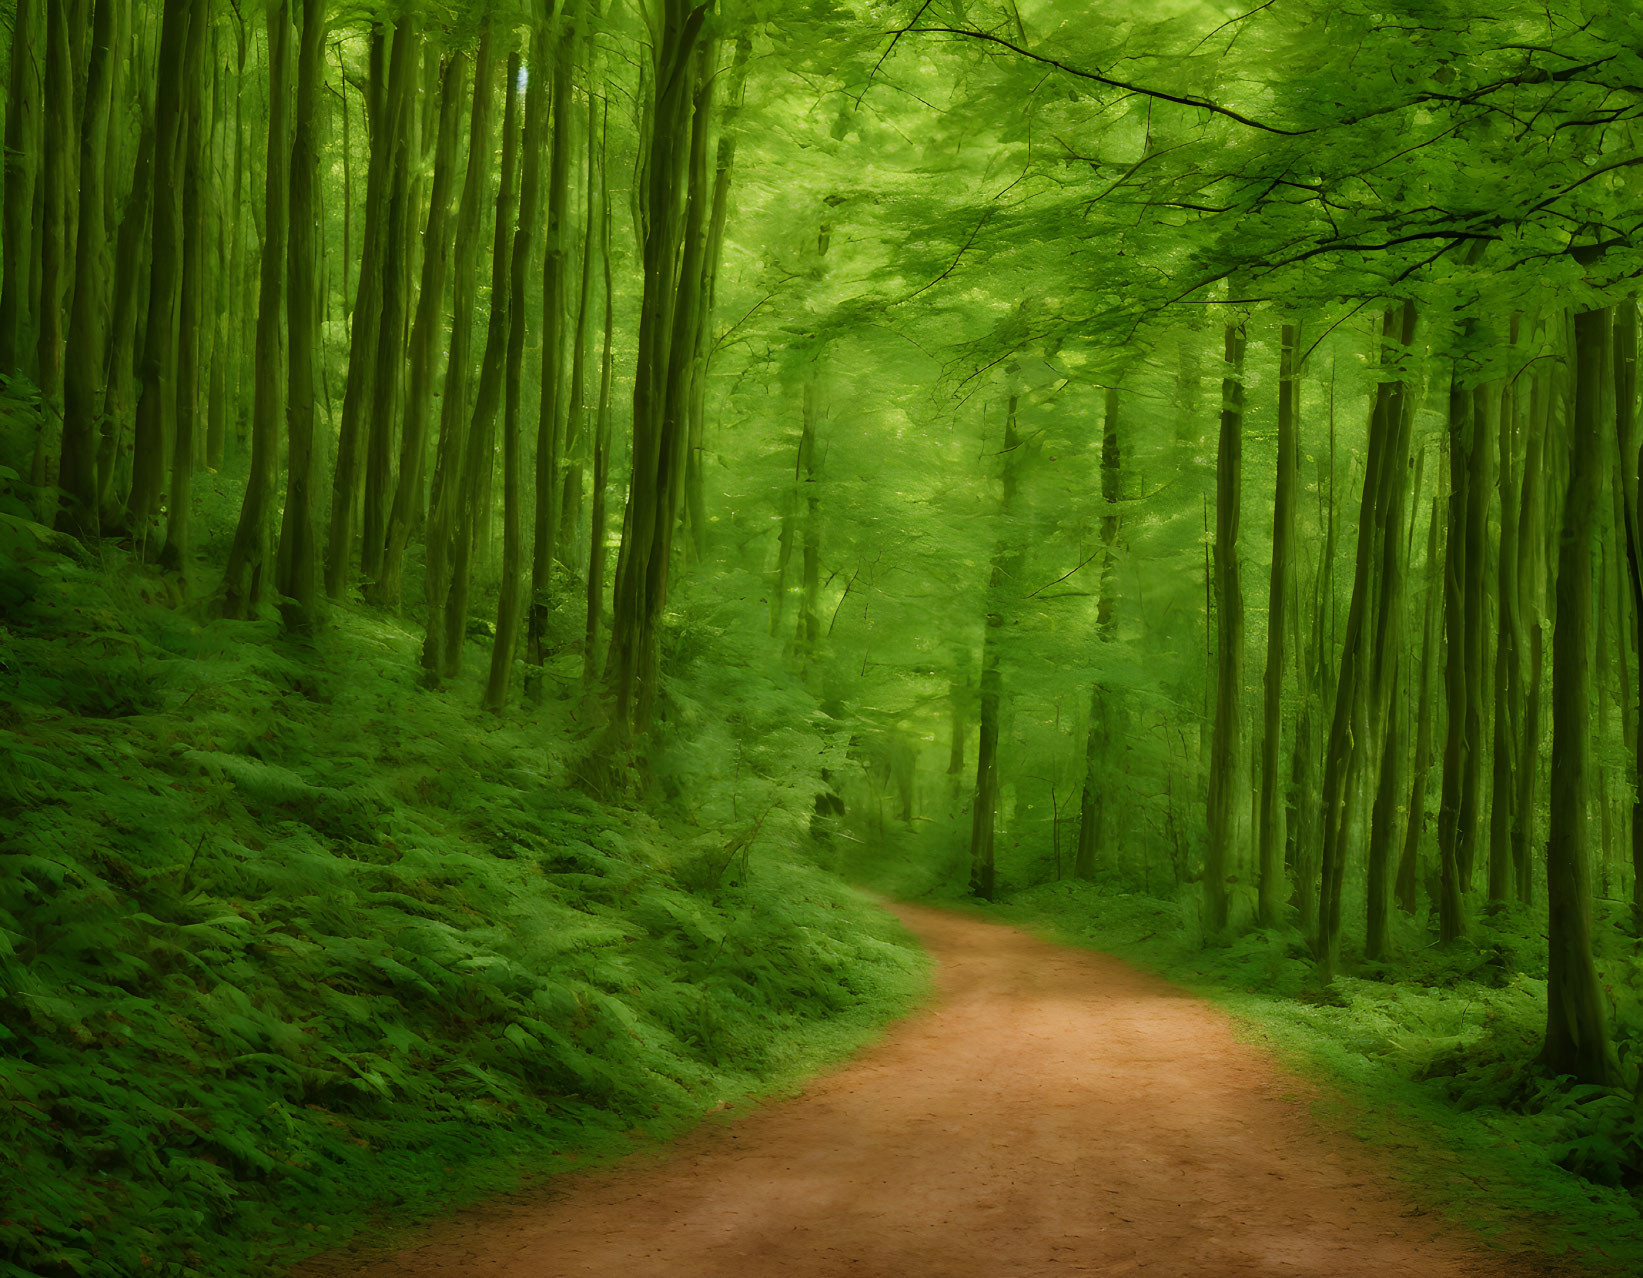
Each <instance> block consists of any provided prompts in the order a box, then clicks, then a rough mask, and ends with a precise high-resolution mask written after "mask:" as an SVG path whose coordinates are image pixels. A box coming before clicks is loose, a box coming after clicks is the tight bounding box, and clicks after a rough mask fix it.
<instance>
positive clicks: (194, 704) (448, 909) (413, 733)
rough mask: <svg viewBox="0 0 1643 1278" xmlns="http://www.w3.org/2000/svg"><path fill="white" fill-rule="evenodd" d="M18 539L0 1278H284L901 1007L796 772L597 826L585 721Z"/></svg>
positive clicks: (759, 1085) (14, 535)
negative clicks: (287, 631) (483, 696)
mask: <svg viewBox="0 0 1643 1278" xmlns="http://www.w3.org/2000/svg"><path fill="white" fill-rule="evenodd" d="M6 535H7V538H8V544H7V545H6V546H4V547H0V548H3V549H5V550H6V551H7V555H6V556H5V558H6V559H7V560H8V561H10V562H8V563H6V564H4V565H0V568H3V569H4V580H3V582H0V588H3V589H4V591H5V597H4V609H3V612H0V617H3V618H4V624H3V626H0V654H3V663H4V664H3V669H0V680H3V683H0V845H3V847H4V862H5V865H4V873H3V875H0V988H3V999H0V1148H3V1149H4V1150H5V1151H6V1155H5V1158H4V1160H3V1163H0V1270H4V1271H5V1272H9V1273H14V1274H16V1273H22V1274H38V1275H58V1274H63V1275H68V1274H72V1275H96V1276H103V1275H106V1276H109V1278H115V1276H118V1278H129V1276H130V1275H133V1274H138V1273H161V1274H170V1275H210V1276H212V1278H220V1276H221V1275H225V1274H255V1273H261V1272H265V1271H270V1270H273V1269H275V1268H277V1267H278V1266H281V1265H283V1264H286V1263H289V1262H291V1261H293V1260H295V1259H297V1258H298V1257H299V1256H301V1255H302V1254H303V1253H305V1252H309V1251H312V1250H315V1249H317V1248H319V1247H322V1246H325V1245H327V1244H330V1243H334V1242H337V1241H339V1240H341V1239H344V1238H346V1237H347V1236H348V1235H349V1234H350V1233H351V1232H352V1231H354V1230H355V1229H357V1228H358V1227H359V1226H360V1224H361V1223H362V1222H363V1221H364V1220H365V1219H366V1217H367V1215H368V1214H372V1213H374V1214H375V1218H376V1219H379V1220H380V1219H383V1218H384V1214H385V1218H386V1219H387V1220H389V1221H390V1222H391V1221H393V1220H401V1221H402V1220H405V1219H407V1218H409V1217H410V1216H411V1215H413V1214H415V1213H417V1212H420V1211H424V1210H430V1209H434V1208H437V1207H438V1206H440V1205H442V1204H447V1203H449V1202H450V1201H451V1200H452V1199H454V1198H459V1197H462V1196H464V1195H468V1196H471V1195H472V1194H475V1193H478V1192H482V1191H485V1190H488V1189H495V1188H500V1187H506V1186H509V1185H511V1184H513V1183H515V1182H516V1181H517V1179H518V1177H519V1175H520V1173H521V1171H528V1170H534V1171H538V1172H540V1171H542V1170H544V1169H548V1168H552V1167H563V1166H565V1165H568V1164H567V1162H566V1158H565V1157H564V1156H578V1157H580V1156H585V1155H589V1154H592V1153H599V1152H608V1151H609V1150H611V1149H613V1148H625V1147H627V1146H629V1145H631V1144H632V1143H633V1141H634V1140H636V1139H640V1138H643V1137H647V1136H657V1135H664V1134H667V1133H670V1132H673V1131H676V1130H678V1129H679V1128H681V1127H682V1126H684V1125H685V1124H688V1123H689V1122H691V1121H693V1120H694V1119H696V1118H697V1117H699V1116H700V1115H701V1114H703V1113H704V1112H707V1111H709V1110H711V1109H713V1108H714V1107H716V1106H719V1105H722V1104H723V1103H725V1102H726V1101H729V1100H732V1099H734V1098H739V1097H742V1096H745V1095H747V1094H748V1093H749V1092H756V1091H761V1090H769V1089H771V1088H776V1087H780V1086H782V1085H783V1084H784V1083H785V1082H786V1081H788V1080H791V1079H792V1078H794V1077H796V1076H797V1075H798V1074H799V1073H801V1072H803V1071H804V1070H807V1069H809V1068H813V1067H814V1066H815V1065H816V1064H817V1063H819V1062H821V1061H823V1060H825V1059H828V1058H831V1057H835V1056H837V1055H840V1054H842V1053H844V1052H846V1051H848V1050H850V1049H851V1048H852V1047H854V1046H855V1045H857V1044H859V1043H860V1042H861V1041H862V1040H863V1039H864V1038H866V1037H867V1036H869V1035H870V1034H871V1033H872V1031H873V1029H874V1027H875V1026H877V1025H878V1024H880V1023H882V1022H883V1020H885V1019H886V1018H887V1017H888V1016H889V1015H890V1014H892V1013H893V1012H894V1011H895V1010H896V1009H898V1008H899V1007H901V1006H903V1005H905V1004H906V1003H907V1002H908V1001H909V1000H910V999H912V998H913V997H915V996H916V992H917V990H918V989H919V988H920V987H921V983H922V966H921V960H920V959H919V958H917V957H916V956H915V954H914V952H913V950H912V949H911V948H910V946H909V944H908V943H907V940H906V938H905V937H904V936H903V934H901V933H900V932H899V931H898V929H897V927H896V925H895V924H894V923H893V921H891V920H889V919H888V918H887V917H886V916H885V915H884V914H883V913H882V912H881V911H878V910H877V909H875V908H874V907H872V906H871V905H870V904H869V903H868V902H867V901H866V900H865V899H864V898H862V897H861V896H859V895H858V894H856V893H855V892H853V891H851V890H850V889H848V888H845V887H844V886H843V885H842V884H841V883H840V882H839V881H838V880H836V879H835V878H833V877H832V876H831V875H829V874H827V873H825V872H824V871H822V870H821V869H819V868H817V867H816V866H815V865H814V864H813V862H812V861H811V860H810V859H809V854H808V852H807V850H806V848H805V847H804V842H805V841H804V838H803V837H802V834H803V831H804V828H805V822H806V818H807V815H808V800H809V797H810V795H812V794H813V792H814V788H815V786H817V785H819V782H817V781H815V775H816V773H817V772H819V763H818V760H817V759H814V758H812V759H810V760H809V777H810V783H809V784H810V789H806V788H805V786H804V785H803V784H795V783H794V782H793V781H792V780H791V776H790V775H789V777H788V779H786V780H783V781H782V782H781V783H780V784H778V783H777V782H775V781H773V780H771V779H770V777H771V773H772V771H773V764H774V762H775V761H772V760H761V759H760V758H759V757H757V755H758V749H759V747H749V750H748V752H747V753H748V754H749V758H748V759H747V761H746V770H745V772H744V771H742V770H741V769H740V768H739V769H738V777H739V778H740V780H739V782H738V785H739V787H740V788H739V789H724V788H720V789H715V788H714V785H712V784H708V783H706V782H701V783H700V784H696V785H695V786H693V788H692V791H691V793H690V795H689V796H688V797H689V799H690V802H689V803H686V802H684V801H682V800H679V801H673V802H669V801H666V800H657V801H655V802H653V803H651V804H650V805H649V806H648V807H629V808H621V807H615V806H607V805H603V804H600V803H597V802H595V801H593V800H591V799H589V798H586V797H584V796H583V795H581V794H579V793H578V792H577V791H575V790H574V789H572V788H569V787H568V786H567V785H566V784H565V781H566V777H567V775H568V774H569V772H570V770H571V769H572V767H573V765H574V763H575V761H576V752H577V750H578V749H579V748H581V747H580V746H579V745H578V742H579V741H580V740H581V739H582V736H581V734H580V732H579V730H578V729H577V728H576V725H575V723H574V722H573V718H574V716H575V715H576V714H577V713H578V704H577V701H576V699H575V698H574V697H573V696H572V695H571V694H570V692H568V691H566V692H565V693H563V694H562V695H563V698H564V699H563V700H555V699H554V696H553V694H551V693H550V696H549V698H548V704H547V705H546V706H545V707H544V708H542V709H540V710H537V711H534V712H531V713H530V714H528V715H527V714H523V713H522V714H521V715H519V716H517V717H513V718H509V719H506V720H496V719H491V718H487V717H482V716H481V715H480V713H479V712H478V711H477V710H472V709H470V707H471V706H473V705H474V704H475V703H476V702H477V699H478V697H477V690H476V685H470V684H469V683H462V684H459V685H457V686H456V687H455V688H454V689H452V690H450V691H449V692H446V693H434V692H430V691H428V690H426V689H424V688H422V687H420V686H419V684H418V682H417V680H416V678H415V665H416V663H415V639H414V637H413V636H412V635H411V634H410V633H409V632H408V631H407V630H405V629H402V628H401V627H399V626H398V625H396V624H394V623H391V622H388V621H385V620H384V619H383V618H382V617H381V616H379V615H377V614H372V613H366V612H363V611H350V610H338V611H337V612H335V613H334V615H333V617H332V623H333V624H332V625H331V626H330V627H329V628H328V629H327V630H326V631H325V633H324V634H323V635H321V636H319V637H318V638H317V640H315V641H314V642H312V643H301V644H299V643H296V642H294V641H292V640H289V639H285V638H282V637H281V636H280V635H279V634H278V633H277V627H276V625H275V623H274V622H272V621H263V622H254V623H231V622H225V621H221V620H208V619H207V614H208V611H209V609H208V608H204V607H201V608H181V609H179V608H177V607H176V606H175V601H174V600H173V599H170V598H168V597H167V590H168V588H167V586H166V585H165V584H164V583H163V582H162V581H160V580H159V579H157V578H154V577H152V576H151V575H149V574H148V573H146V572H144V571H142V570H140V569H138V568H137V567H136V566H135V565H134V564H133V562H132V561H130V560H129V559H122V558H112V559H111V560H110V561H109V562H98V563H94V562H90V561H89V560H88V559H86V557H85V556H84V555H83V554H82V555H79V556H78V557H76V556H75V555H74V554H65V553H63V552H64V550H65V549H68V548H66V547H64V546H63V545H62V544H60V543H57V544H55V545H54V544H53V543H52V539H50V538H49V537H44V535H43V530H39V529H38V528H29V527H26V526H25V525H23V524H21V523H19V522H17V521H16V520H15V519H13V520H11V521H9V522H8V523H7V525H6ZM108 553H109V554H110V555H111V556H117V555H118V553H119V552H113V551H111V552H108ZM720 655H721V656H722V654H720ZM687 656H688V654H687ZM469 664H470V666H473V665H476V664H478V663H477V662H476V661H474V660H472V659H471V660H470V662H469ZM685 664H687V665H688V664H689V663H688V662H686V663H685ZM707 664H710V665H711V664H712V663H711V662H708V663H707ZM558 686H561V687H564V686H566V685H565V684H561V685H558ZM683 691H688V689H685V690H683ZM681 695H683V692H682V694H681ZM679 704H680V705H681V706H683V707H685V709H688V700H681V701H680V702H679ZM778 709H781V710H782V713H783V714H785V715H786V721H787V723H788V725H789V726H792V725H793V723H794V722H795V720H794V718H793V715H792V713H791V708H790V707H789V708H780V707H778ZM681 713H682V711H681ZM724 722H729V723H731V724H732V726H733V728H734V727H735V726H736V725H737V724H739V725H740V727H741V728H746V729H747V730H748V731H750V732H751V731H753V730H755V729H761V728H762V727H766V726H768V725H761V724H759V723H756V722H753V721H752V717H748V716H744V718H743V719H742V720H738V719H737V717H736V716H735V715H732V716H730V717H729V718H728V719H727V720H725V721H724ZM724 722H721V723H719V724H718V725H717V726H716V728H715V730H716V731H719V732H725V731H730V730H732V729H727V728H726V727H725V726H724ZM801 747H803V748H805V749H808V750H810V751H811V753H812V754H814V753H815V751H816V749H817V747H816V746H815V745H814V743H812V744H810V745H808V746H806V745H805V744H804V742H802V741H799V740H797V739H795V740H793V741H788V742H786V748H787V749H788V751H789V754H792V753H794V752H797V751H799V750H800V749H801ZM739 757H740V756H739ZM780 762H781V764H782V766H783V767H785V768H787V769H788V770H789V774H790V773H791V770H792V769H793V767H794V765H795V760H794V759H792V758H784V759H782V760H780ZM798 762H799V763H800V764H803V763H804V760H799V761H798ZM693 780H694V779H693ZM761 786H763V789H761V788H760V787H761ZM720 809H723V811H722V812H721V811H720ZM701 811H706V812H708V813H709V814H710V815H712V816H713V817H714V818H715V819H714V820H711V821H710V820H706V819H703V820H702V822H701V824H700V825H699V826H695V825H692V824H691V823H690V815H691V813H692V812H701ZM738 812H739V813H740V814H741V819H740V821H739V822H738V821H737V820H735V819H732V818H731V817H730V814H732V813H738ZM721 821H723V822H724V823H723V824H721ZM727 826H728V828H727Z"/></svg>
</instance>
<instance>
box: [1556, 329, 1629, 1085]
mask: <svg viewBox="0 0 1643 1278" xmlns="http://www.w3.org/2000/svg"><path fill="white" fill-rule="evenodd" d="M1608 330H1609V312H1608V311H1607V310H1592V311H1583V312H1581V313H1580V314H1578V315H1576V316H1575V365H1576V379H1575V402H1574V421H1573V423H1572V434H1573V447H1572V449H1571V451H1570V459H1569V484H1568V497H1567V499H1566V500H1565V502H1564V507H1563V531H1562V535H1561V537H1560V538H1559V546H1558V565H1557V587H1556V590H1557V625H1556V627H1555V629H1554V630H1553V632H1552V786H1551V815H1550V819H1551V827H1550V836H1549V838H1548V840H1547V844H1546V902H1547V909H1548V935H1547V946H1548V948H1547V963H1548V966H1547V980H1546V1044H1545V1047H1544V1048H1543V1049H1542V1051H1541V1063H1542V1064H1544V1065H1545V1066H1546V1068H1547V1069H1548V1070H1550V1071H1551V1072H1552V1073H1553V1074H1560V1075H1561V1074H1568V1075H1572V1076H1573V1077H1574V1078H1575V1079H1576V1080H1577V1081H1579V1082H1582V1083H1597V1084H1608V1083H1611V1082H1613V1081H1615V1079H1616V1076H1617V1074H1618V1070H1617V1067H1616V1064H1615V1059H1614V1048H1613V1045H1612V1044H1611V1043H1610V1041H1609V1030H1608V1025H1607V1022H1606V1016H1605V1010H1604V1004H1603V989H1602V986H1601V985H1600V984H1599V982H1598V977H1597V968H1596V965H1595V964H1594V963H1593V961H1592V919H1591V871H1590V865H1589V855H1590V851H1589V832H1588V829H1587V826H1588V821H1587V812H1586V797H1587V774H1588V770H1589V767H1590V763H1591V743H1590V741H1589V740H1588V736H1587V733H1588V731H1589V729H1590V725H1589V723H1588V722H1587V720H1588V713H1589V701H1590V690H1591V671H1590V668H1589V666H1588V655H1587V642H1588V637H1589V632H1590V626H1591V612H1592V535H1593V532H1594V530H1595V528H1596V507H1597V500H1598V479H1599V476H1600V475H1601V473H1602V454H1601V452H1600V444H1599V439H1600V437H1601V435H1600V432H1601V430H1602V423H1601V421H1600V414H1601V411H1602V397H1603V387H1602V378H1603V361H1604V348H1605V346H1606V344H1607V342H1608V338H1609V331H1608Z"/></svg>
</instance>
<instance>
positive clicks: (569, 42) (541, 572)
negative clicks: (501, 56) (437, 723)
mask: <svg viewBox="0 0 1643 1278" xmlns="http://www.w3.org/2000/svg"><path fill="white" fill-rule="evenodd" d="M580 18H581V13H580V10H579V11H578V13H577V15H576V19H575V20H574V25H573V26H566V27H563V28H560V23H559V15H557V14H556V15H555V21H554V25H555V27H556V28H560V29H557V30H555V31H554V32H553V34H552V37H551V40H552V43H551V44H548V45H544V47H543V50H542V59H541V62H542V64H543V65H546V63H547V60H548V57H549V54H550V51H551V56H552V59H553V154H552V163H551V165H550V167H549V170H548V228H547V240H546V244H545V246H544V252H543V255H542V397H541V403H540V405H539V406H538V412H537V424H536V530H535V538H534V540H533V542H532V545H531V584H530V609H529V621H528V623H527V633H526V642H525V659H526V660H527V661H528V662H529V663H530V664H531V665H532V666H535V667H539V666H541V664H542V660H543V642H544V640H545V638H546V635H547V627H548V586H549V581H550V579H551V578H552V576H553V556H554V549H555V547H556V546H557V545H558V543H559V486H560V484H561V483H563V482H564V481H563V477H562V476H561V475H560V473H559V463H560V446H561V444H562V442H563V440H564V427H563V425H562V421H563V418H564V417H565V415H566V411H567V404H568V397H567V395H566V393H565V384H564V376H563V374H564V350H563V347H564V328H565V322H564V318H565V282H566V279H567V277H568V275H569V262H570V240H571V232H570V219H569V217H568V216H567V214H568V212H569V203H570V160H571V122H572V120H573V119H574V118H575V113H576V104H575V102H574V100H573V96H572V89H571V67H572V63H573V62H574V61H575V52H576V40H577V30H576V28H577V27H579V26H580ZM542 20H544V21H545V19H542ZM537 127H538V129H539V130H541V132H542V134H543V135H544V136H545V135H546V132H547V131H546V129H545V128H542V126H541V124H538V126H537ZM526 145H527V147H529V145H530V144H529V143H527V144H526ZM526 172H527V174H529V173H530V162H529V159H527V161H526ZM518 304H519V305H521V306H522V305H523V302H522V301H520V302H519V303H518ZM569 411H575V409H574V405H571V406H570V409H569ZM498 638H499V639H500V636H498ZM535 691H536V690H535V689H534V688H533V689H532V692H533V694H534V692H535Z"/></svg>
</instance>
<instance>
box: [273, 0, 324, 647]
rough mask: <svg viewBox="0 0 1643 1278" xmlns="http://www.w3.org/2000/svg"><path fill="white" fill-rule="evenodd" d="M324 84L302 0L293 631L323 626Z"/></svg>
mask: <svg viewBox="0 0 1643 1278" xmlns="http://www.w3.org/2000/svg"><path fill="white" fill-rule="evenodd" d="M324 78H325V0H302V39H301V40H300V42H299V43H298V45H297V113H296V129H295V133H294V135H293V137H292V140H291V174H290V202H289V210H290V223H291V232H290V246H289V252H288V254H287V258H286V278H287V281H288V289H289V296H288V298H287V306H288V308H289V315H290V332H291V341H290V352H289V360H290V362H289V365H288V370H287V376H286V393H285V420H286V429H287V433H288V435H289V456H288V457H287V459H286V480H285V513H284V518H283V521H282V523H281V525H280V547H279V558H278V561H277V563H276V574H277V590H276V593H277V594H278V595H279V596H280V601H281V602H280V611H281V613H282V614H283V615H284V618H285V624H286V625H287V626H289V627H290V628H291V629H293V630H297V631H300V632H311V631H312V630H313V629H314V627H315V626H316V625H317V624H318V621H319V608H320V580H319V544H318V542H319V529H318V527H317V525H316V512H315V509H314V502H315V499H316V497H317V496H318V494H319V484H320V474H319V471H320V467H319V451H320V450H319V449H318V448H317V447H316V446H315V440H314V348H315V346H316V345H317V344H318V342H317V336H318V333H317V330H318V319H319V252H318V246H319V241H317V240H316V236H315V231H316V229H317V228H318V226H319V216H318V201H317V199H316V194H317V190H316V188H317V186H318V184H319V164H320V157H319V120H318V118H317V117H318V115H319V109H320V107H319V99H320V93H321V91H322V90H323V88H324Z"/></svg>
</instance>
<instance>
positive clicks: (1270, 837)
mask: <svg viewBox="0 0 1643 1278" xmlns="http://www.w3.org/2000/svg"><path fill="white" fill-rule="evenodd" d="M1296 342H1297V335H1296V329H1295V326H1294V325H1293V324H1285V325H1284V326H1283V330H1282V332H1281V334H1280V336H1279V356H1278V363H1279V367H1278V469H1277V477H1276V479H1275V481H1274V483H1275V487H1274V498H1273V508H1272V578H1271V583H1270V585H1269V587H1268V590H1267V622H1266V672H1265V676H1264V679H1263V683H1262V712H1263V713H1262V719H1263V722H1262V727H1261V797H1260V816H1261V836H1260V847H1259V851H1258V854H1257V862H1256V864H1257V873H1258V876H1259V879H1258V882H1259V897H1258V898H1257V903H1256V916H1257V921H1258V922H1259V923H1260V925H1261V926H1262V927H1268V928H1270V927H1277V926H1278V924H1279V923H1280V922H1281V921H1282V917H1283V903H1284V804H1283V792H1282V791H1281V789H1280V788H1279V785H1278V764H1279V759H1280V757H1281V756H1282V753H1283V727H1284V713H1283V705H1284V699H1283V688H1284V605H1285V603H1286V602H1287V601H1288V599H1289V597H1290V595H1291V594H1292V593H1293V591H1294V576H1295V570H1294V568H1293V566H1292V560H1293V556H1294V542H1295V486H1296V471H1297V468H1298V459H1297V456H1298V449H1297V446H1296V441H1295V435H1296V417H1297V413H1298V408H1299V405H1298V398H1299V397H1298V395H1297V393H1296V392H1297V390H1298V386H1297V382H1296V375H1297V371H1298V370H1297V369H1296V366H1295V346H1296Z"/></svg>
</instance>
